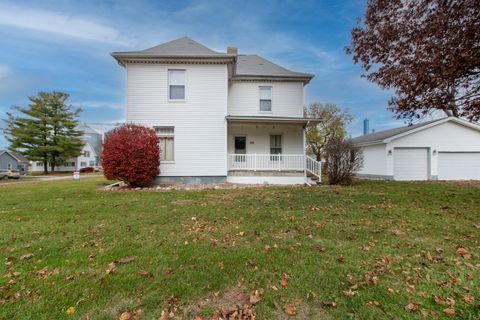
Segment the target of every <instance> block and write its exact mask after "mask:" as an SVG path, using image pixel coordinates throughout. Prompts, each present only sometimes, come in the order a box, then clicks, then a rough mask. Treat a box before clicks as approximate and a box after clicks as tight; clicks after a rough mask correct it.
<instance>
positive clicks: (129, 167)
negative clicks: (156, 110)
mask: <svg viewBox="0 0 480 320" xmlns="http://www.w3.org/2000/svg"><path fill="white" fill-rule="evenodd" d="M158 142H159V141H158V137H157V136H156V134H155V130H153V129H150V128H146V127H142V126H138V125H133V124H127V125H125V126H123V127H120V128H117V129H115V130H114V131H113V132H112V133H111V134H109V135H108V136H107V138H106V140H105V143H104V144H103V152H102V157H101V158H102V166H103V174H104V175H105V177H106V178H107V179H110V180H121V181H123V182H125V183H126V184H128V185H129V186H132V187H142V186H146V185H148V184H149V183H151V182H152V180H153V179H155V177H156V176H157V175H158V174H159V173H160V170H159V169H158V167H159V165H160V151H159V149H158Z"/></svg>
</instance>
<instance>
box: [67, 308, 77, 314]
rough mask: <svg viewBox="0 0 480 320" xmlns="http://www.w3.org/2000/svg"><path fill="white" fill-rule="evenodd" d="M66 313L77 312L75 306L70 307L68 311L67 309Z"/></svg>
mask: <svg viewBox="0 0 480 320" xmlns="http://www.w3.org/2000/svg"><path fill="white" fill-rule="evenodd" d="M65 313H66V314H72V313H75V308H74V307H69V308H68V309H67V310H66V311H65Z"/></svg>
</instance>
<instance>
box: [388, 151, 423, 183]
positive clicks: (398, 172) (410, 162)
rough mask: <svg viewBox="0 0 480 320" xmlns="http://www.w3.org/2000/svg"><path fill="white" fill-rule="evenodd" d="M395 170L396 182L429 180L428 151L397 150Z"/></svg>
mask: <svg viewBox="0 0 480 320" xmlns="http://www.w3.org/2000/svg"><path fill="white" fill-rule="evenodd" d="M393 170H394V178H395V180H428V149H427V148H395V149H394V151H393Z"/></svg>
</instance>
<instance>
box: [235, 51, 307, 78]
mask: <svg viewBox="0 0 480 320" xmlns="http://www.w3.org/2000/svg"><path fill="white" fill-rule="evenodd" d="M236 67H237V68H236V71H235V76H234V77H235V78H249V77H267V78H268V77H270V78H276V77H280V78H302V79H308V80H310V79H311V78H313V75H312V74H309V73H302V72H295V71H291V70H288V69H286V68H284V67H282V66H279V65H278V64H275V63H273V62H271V61H268V60H267V59H265V58H262V57H260V56H258V55H256V54H252V55H239V56H238V57H237V65H236Z"/></svg>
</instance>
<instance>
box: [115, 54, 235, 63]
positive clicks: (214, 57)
mask: <svg viewBox="0 0 480 320" xmlns="http://www.w3.org/2000/svg"><path fill="white" fill-rule="evenodd" d="M110 55H111V56H112V57H113V58H115V60H117V62H118V64H120V65H122V66H125V64H126V63H127V60H131V61H135V62H151V61H156V60H157V61H159V62H176V61H186V62H198V61H216V62H225V63H233V62H235V60H236V58H237V55H236V54H223V53H219V54H211V55H196V54H182V55H178V54H169V55H157V54H141V53H128V52H112V53H111V54H110Z"/></svg>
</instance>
